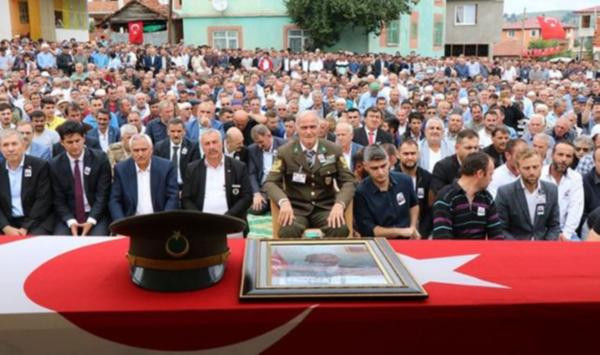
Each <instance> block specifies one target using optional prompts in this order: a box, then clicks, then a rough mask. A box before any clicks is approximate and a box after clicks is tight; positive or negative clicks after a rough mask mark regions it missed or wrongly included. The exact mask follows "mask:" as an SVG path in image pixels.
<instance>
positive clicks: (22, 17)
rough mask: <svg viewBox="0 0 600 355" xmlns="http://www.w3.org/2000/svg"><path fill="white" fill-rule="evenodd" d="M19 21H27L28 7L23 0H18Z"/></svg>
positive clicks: (26, 22)
mask: <svg viewBox="0 0 600 355" xmlns="http://www.w3.org/2000/svg"><path fill="white" fill-rule="evenodd" d="M19 22H21V23H22V24H24V25H26V24H28V23H29V7H27V2H25V1H19Z"/></svg>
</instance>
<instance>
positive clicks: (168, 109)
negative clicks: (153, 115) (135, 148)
mask: <svg viewBox="0 0 600 355" xmlns="http://www.w3.org/2000/svg"><path fill="white" fill-rule="evenodd" d="M158 109H159V112H158V119H155V120H152V121H150V123H148V125H147V126H146V134H147V135H148V137H150V140H152V143H153V144H156V143H158V142H160V141H162V140H163V139H166V138H168V135H167V123H169V121H170V120H171V119H172V118H174V117H175V107H173V104H172V103H171V102H170V101H161V103H160V104H158Z"/></svg>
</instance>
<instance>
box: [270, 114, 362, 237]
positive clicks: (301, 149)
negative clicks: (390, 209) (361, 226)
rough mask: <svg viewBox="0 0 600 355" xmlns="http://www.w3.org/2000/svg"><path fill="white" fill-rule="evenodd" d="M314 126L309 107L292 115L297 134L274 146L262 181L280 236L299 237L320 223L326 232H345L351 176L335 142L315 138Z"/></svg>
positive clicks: (343, 234)
mask: <svg viewBox="0 0 600 355" xmlns="http://www.w3.org/2000/svg"><path fill="white" fill-rule="evenodd" d="M318 126H319V119H318V116H317V115H316V114H315V113H314V112H312V111H305V112H303V113H301V114H300V115H299V116H298V118H297V120H296V131H297V132H298V137H299V138H298V139H296V140H293V141H292V142H290V143H289V144H286V145H285V146H284V147H282V148H280V149H279V151H278V155H277V160H275V162H274V163H273V166H272V168H271V172H270V173H269V176H268V177H267V180H266V181H265V184H264V190H265V191H266V192H267V194H268V195H269V197H270V198H271V199H272V200H274V201H275V202H276V203H277V204H278V205H279V207H280V211H279V219H278V221H277V222H278V223H279V224H280V225H281V229H280V232H279V233H280V236H281V237H283V238H299V237H301V236H302V234H303V232H304V230H305V229H306V228H308V227H314V228H320V229H321V231H322V232H323V233H324V234H325V236H326V237H337V238H340V237H346V236H348V232H349V231H348V227H347V226H346V223H347V222H350V221H344V210H345V209H346V207H347V206H348V204H349V203H350V201H351V200H352V197H353V195H354V178H353V176H352V173H351V172H350V170H349V169H348V165H347V163H346V162H345V159H344V157H343V154H342V150H341V149H340V147H338V146H337V145H335V144H334V143H332V142H329V141H327V140H323V139H317V131H318ZM334 182H335V183H336V185H337V186H338V188H339V191H337V192H336V191H335V189H334Z"/></svg>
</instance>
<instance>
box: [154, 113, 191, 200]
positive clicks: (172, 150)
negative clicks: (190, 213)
mask: <svg viewBox="0 0 600 355" xmlns="http://www.w3.org/2000/svg"><path fill="white" fill-rule="evenodd" d="M167 135H168V138H166V139H163V140H162V141H160V142H158V143H157V144H156V146H155V147H154V155H156V156H158V157H161V158H164V159H168V160H170V161H171V162H172V163H173V166H174V167H175V171H176V172H177V184H178V185H179V188H180V189H181V186H182V184H183V179H184V177H185V172H186V170H187V166H188V164H189V163H191V162H193V161H195V160H198V159H200V149H199V147H198V143H196V142H192V141H190V140H189V139H187V138H185V123H184V122H183V121H182V120H181V119H179V118H172V119H171V120H169V123H168V124H167Z"/></svg>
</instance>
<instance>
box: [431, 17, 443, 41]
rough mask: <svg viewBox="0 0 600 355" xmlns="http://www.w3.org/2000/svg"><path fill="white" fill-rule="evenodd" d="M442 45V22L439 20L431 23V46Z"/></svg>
mask: <svg viewBox="0 0 600 355" xmlns="http://www.w3.org/2000/svg"><path fill="white" fill-rule="evenodd" d="M443 44H444V21H443V20H441V19H440V20H439V21H437V20H436V21H435V22H434V23H433V46H434V47H441V46H442V45H443Z"/></svg>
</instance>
